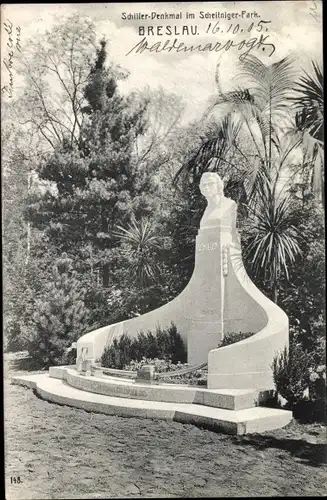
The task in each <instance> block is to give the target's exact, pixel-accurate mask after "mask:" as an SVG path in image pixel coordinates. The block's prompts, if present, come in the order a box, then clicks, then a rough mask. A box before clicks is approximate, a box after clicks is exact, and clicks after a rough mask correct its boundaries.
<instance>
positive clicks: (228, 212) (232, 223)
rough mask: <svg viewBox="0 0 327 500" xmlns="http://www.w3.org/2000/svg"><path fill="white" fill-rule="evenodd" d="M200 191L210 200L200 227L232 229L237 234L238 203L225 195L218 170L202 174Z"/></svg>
mask: <svg viewBox="0 0 327 500" xmlns="http://www.w3.org/2000/svg"><path fill="white" fill-rule="evenodd" d="M200 191H201V194H203V196H204V197H205V198H206V199H207V202H208V205H207V208H206V209H205V212H204V214H203V217H202V219H201V222H200V228H201V229H205V228H212V227H221V228H225V229H230V231H231V232H232V233H233V235H235V236H236V211H237V207H236V203H235V201H233V200H231V199H230V198H226V197H225V196H224V184H223V181H222V179H221V178H220V177H219V175H218V174H217V173H216V172H205V173H204V174H202V177H201V180H200ZM234 231H235V233H234ZM233 239H234V238H233Z"/></svg>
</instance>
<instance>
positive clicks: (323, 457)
mask: <svg viewBox="0 0 327 500" xmlns="http://www.w3.org/2000/svg"><path fill="white" fill-rule="evenodd" d="M233 441H234V443H235V444H239V445H251V446H253V447H254V448H256V449H259V450H264V449H267V448H277V449H280V450H284V451H288V452H289V453H291V455H293V456H294V457H296V458H299V459H301V461H302V462H305V463H307V464H308V465H312V466H314V467H318V466H319V465H321V464H325V463H327V445H326V444H323V443H309V442H308V441H305V440H304V439H292V438H278V437H274V436H262V435H260V434H252V435H248V436H235V437H234V438H233Z"/></svg>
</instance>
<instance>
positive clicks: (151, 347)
mask: <svg viewBox="0 0 327 500" xmlns="http://www.w3.org/2000/svg"><path fill="white" fill-rule="evenodd" d="M142 358H146V359H155V358H157V359H162V360H165V361H167V362H168V361H169V362H170V363H172V364H174V363H177V362H178V361H180V362H181V363H184V362H186V359H187V353H186V347H185V345H184V342H183V339H182V337H181V336H180V334H179V333H178V331H177V328H176V325H174V324H173V323H172V324H171V326H170V327H168V328H165V329H161V328H160V327H157V329H156V332H155V334H154V333H152V332H151V331H148V332H147V333H144V332H142V331H141V332H139V333H138V335H137V337H136V338H134V339H132V338H130V337H129V336H128V334H126V333H124V334H123V335H122V336H121V337H120V338H119V339H114V340H113V342H112V344H111V345H110V346H108V347H106V348H105V349H104V351H103V354H102V356H101V364H102V366H103V367H106V368H117V369H120V370H121V369H123V368H124V367H125V366H126V365H129V364H130V363H131V361H132V360H133V361H141V360H142Z"/></svg>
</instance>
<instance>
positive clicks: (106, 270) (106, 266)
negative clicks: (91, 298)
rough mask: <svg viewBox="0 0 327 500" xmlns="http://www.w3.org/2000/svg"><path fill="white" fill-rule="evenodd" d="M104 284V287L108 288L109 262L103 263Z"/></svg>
mask: <svg viewBox="0 0 327 500" xmlns="http://www.w3.org/2000/svg"><path fill="white" fill-rule="evenodd" d="M102 285H103V287H104V288H108V286H109V264H103V268H102Z"/></svg>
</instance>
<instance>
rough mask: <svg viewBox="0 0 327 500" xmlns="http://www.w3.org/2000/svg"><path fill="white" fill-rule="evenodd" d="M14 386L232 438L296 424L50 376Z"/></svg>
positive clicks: (270, 413)
mask: <svg viewBox="0 0 327 500" xmlns="http://www.w3.org/2000/svg"><path fill="white" fill-rule="evenodd" d="M57 370H58V369H57ZM90 378H91V377H90ZM12 383H15V384H20V385H23V386H26V387H29V388H32V389H34V390H35V391H36V393H37V394H38V395H39V396H40V397H42V398H43V399H45V400H47V401H51V402H53V403H57V404H61V405H67V406H72V407H75V408H81V409H84V410H86V411H91V412H96V413H104V414H106V415H117V416H121V417H139V418H157V419H164V420H171V421H176V422H181V423H188V424H194V425H198V426H201V427H206V428H209V429H212V430H215V431H218V432H226V433H229V434H239V435H241V434H247V433H253V432H264V431H267V430H272V429H277V428H280V427H284V426H285V425H287V424H288V423H289V422H290V421H291V420H292V412H290V411H285V410H279V409H272V408H263V407H252V408H245V409H239V410H229V409H224V408H217V407H213V406H209V405H208V404H207V403H206V404H204V399H203V400H202V404H201V403H198V404H194V403H177V402H174V403H173V402H169V403H168V402H162V401H153V400H144V399H135V398H130V397H114V396H106V395H103V394H96V393H94V392H89V391H85V390H80V389H76V388H75V387H72V386H71V385H69V384H68V383H67V382H66V381H65V380H63V379H62V378H52V377H49V375H48V374H37V375H29V376H21V377H14V378H13V379H12ZM192 390H193V389H192ZM209 393H210V391H209ZM209 393H208V394H209Z"/></svg>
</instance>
